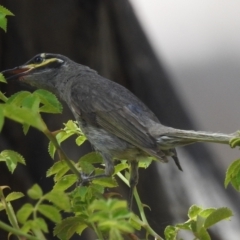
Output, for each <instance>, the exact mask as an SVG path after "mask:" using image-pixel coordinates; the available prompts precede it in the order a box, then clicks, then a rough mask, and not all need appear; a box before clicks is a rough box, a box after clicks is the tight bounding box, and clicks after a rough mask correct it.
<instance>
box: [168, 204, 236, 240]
mask: <svg viewBox="0 0 240 240" xmlns="http://www.w3.org/2000/svg"><path fill="white" fill-rule="evenodd" d="M232 215H233V214H232V211H231V210H230V209H228V208H218V209H216V208H206V209H203V208H201V207H199V206H196V205H193V206H191V207H190V209H189V211H188V217H189V220H187V221H186V222H185V223H181V224H177V225H176V226H168V227H166V229H165V232H164V235H165V238H166V240H175V239H177V234H178V232H179V231H180V230H185V231H190V232H192V233H193V235H194V237H195V238H194V239H199V240H210V239H211V238H210V235H209V234H208V231H207V229H208V228H209V227H211V226H213V225H214V224H216V223H218V222H219V221H221V220H224V219H229V218H230V217H231V216H232Z"/></svg>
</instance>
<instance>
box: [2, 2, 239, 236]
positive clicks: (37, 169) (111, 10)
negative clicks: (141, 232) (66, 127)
mask: <svg viewBox="0 0 240 240" xmlns="http://www.w3.org/2000/svg"><path fill="white" fill-rule="evenodd" d="M0 4H1V5H3V6H6V7H7V8H9V9H10V10H11V11H12V12H13V13H14V14H15V17H9V18H8V19H9V21H8V31H7V33H6V34H5V33H4V32H3V31H2V30H1V32H0V70H4V69H7V68H12V67H15V66H18V65H20V64H22V63H24V62H25V61H27V60H28V59H30V58H31V57H32V56H34V55H35V54H37V53H41V52H52V53H60V54H63V55H66V56H68V57H70V58H71V59H73V60H74V61H76V62H79V63H81V64H84V65H88V66H90V67H91V68H93V69H95V70H97V71H98V72H99V74H101V75H103V76H105V77H107V78H109V79H111V80H113V81H116V82H118V83H120V84H122V85H124V86H126V87H127V88H129V89H130V90H131V91H132V92H133V93H134V94H136V95H137V96H138V97H139V98H140V99H141V100H142V101H143V102H145V103H146V104H147V105H148V106H149V107H150V108H151V109H152V110H153V111H154V112H155V113H156V115H157V116H158V117H159V119H160V121H161V122H162V123H163V124H165V125H168V126H172V127H176V128H182V129H197V128H196V126H195V124H194V123H193V121H192V120H191V118H190V116H191V115H190V114H189V113H188V112H187V111H186V109H185V107H184V106H183V105H182V104H181V99H179V97H178V92H177V91H176V90H174V89H175V88H173V86H172V83H171V81H170V78H169V76H168V74H167V71H166V70H165V69H164V67H163V65H162V64H161V62H160V61H159V59H157V57H156V55H155V53H154V51H153V50H152V48H151V46H150V44H149V42H148V40H147V38H146V36H145V33H144V32H143V30H142V29H141V26H140V24H139V22H138V20H137V18H136V16H135V14H134V11H133V9H132V7H131V5H130V4H129V2H128V1H127V0H118V1H111V0H105V1H100V0H68V1H66V0H52V1H49V0H42V1H27V0H22V1H3V0H0ZM0 87H1V91H3V92H6V94H7V96H10V95H11V94H13V93H15V92H17V91H19V90H23V89H26V88H24V87H22V86H19V85H16V84H13V83H11V84H8V85H4V84H1V86H0ZM44 119H46V122H47V124H48V126H49V128H50V129H51V130H56V129H59V128H61V127H62V123H63V122H66V121H67V120H68V119H73V116H72V114H71V113H70V111H69V110H68V108H67V107H66V106H65V107H64V112H63V114H62V115H56V116H47V115H44ZM47 144H48V140H47V139H46V138H45V137H44V136H43V135H42V134H41V133H39V132H38V131H36V130H35V129H31V130H30V132H29V133H28V135H27V136H26V137H25V136H24V134H23V132H22V128H21V126H20V125H19V124H16V123H14V122H11V121H6V124H5V126H4V129H3V131H2V133H1V135H0V150H4V149H13V150H15V151H18V152H19V153H21V154H22V155H23V156H24V157H25V159H26V161H27V167H25V166H24V167H18V169H17V171H16V172H15V173H14V175H11V174H10V173H9V172H8V170H7V169H6V167H5V166H4V164H3V163H1V167H0V185H9V186H11V189H12V190H13V191H22V192H26V189H28V188H29V187H30V186H31V185H32V184H33V183H38V184H40V185H41V187H42V188H43V189H44V191H45V192H47V191H49V190H50V189H51V184H52V180H51V179H46V178H45V172H46V170H47V169H48V168H49V167H50V166H51V164H52V160H51V158H50V157H49V155H48V152H47ZM65 150H66V152H67V153H68V155H69V156H70V157H71V158H73V159H78V158H79V157H80V156H81V155H82V154H84V153H85V152H86V151H88V150H91V147H89V145H87V144H86V145H85V146H84V147H83V148H77V147H75V145H74V144H73V143H72V142H69V143H68V144H65ZM181 156H182V159H180V160H181V162H182V165H183V168H184V172H183V173H182V172H180V171H178V170H177V168H176V167H175V166H174V164H173V162H172V161H171V162H170V163H169V164H167V165H166V164H165V165H164V164H160V163H158V164H155V163H154V164H152V165H151V166H150V167H149V168H148V169H147V170H145V171H143V170H141V172H140V182H139V185H138V189H139V193H140V196H141V199H142V201H143V202H144V203H146V204H148V205H150V206H151V209H152V211H148V210H146V212H147V216H148V219H149V223H150V224H151V226H152V227H153V228H154V229H155V230H156V231H157V232H158V233H159V234H161V235H163V230H164V228H165V227H166V226H167V225H169V224H174V223H176V222H178V221H183V220H185V219H187V218H186V213H187V209H188V208H189V206H190V205H191V204H193V203H195V202H194V201H193V202H192V200H193V199H198V201H199V202H200V203H201V204H202V205H204V204H205V203H207V204H206V205H207V207H210V206H213V207H214V206H215V205H214V204H215V203H216V199H217V200H219V199H220V200H219V201H220V202H221V204H222V205H221V206H225V205H226V206H230V207H232V208H234V209H237V208H238V203H239V196H238V194H237V193H235V192H234V191H233V190H232V189H231V188H230V189H228V190H225V189H224V188H223V179H224V170H223V169H222V168H221V166H219V164H218V161H217V160H216V159H215V157H214V155H213V154H212V153H211V152H210V151H209V150H208V148H207V147H206V146H205V145H193V146H190V147H186V148H185V151H184V152H183V153H182V154H181ZM185 157H186V159H187V158H188V159H190V161H187V160H186V161H185ZM193 178H194V179H196V178H199V181H202V182H203V183H204V184H205V191H203V192H201V194H199V193H198V185H195V186H193V185H192V184H191V179H193ZM208 183H209V186H210V185H211V187H209V188H208ZM227 194H228V195H227ZM24 200H26V199H24ZM18 203H19V205H21V204H22V203H23V202H21V200H19V201H18ZM16 204H17V202H16ZM209 204H210V206H209ZM17 207H18V206H17V205H16V208H17ZM235 215H236V216H235V222H234V223H235V224H233V226H232V227H231V226H230V225H231V223H230V224H229V223H227V224H225V225H220V226H224V229H225V233H226V235H225V236H228V231H229V234H230V233H231V232H233V231H236V232H237V231H239V230H238V229H237V228H234V226H236V225H237V224H238V223H239V222H238V221H239V212H238V211H237V212H236V211H235ZM0 218H1V219H4V220H6V221H7V218H6V216H5V215H4V213H3V212H1V215H0ZM212 236H213V237H212V239H216V240H217V239H226V238H224V236H223V234H222V233H221V231H220V229H218V228H216V229H215V231H212ZM0 239H6V233H4V232H3V231H1V230H0ZM48 239H54V238H53V237H52V236H51V234H50V236H49V237H48ZM76 239H80V238H79V237H77V238H76ZM81 239H93V236H92V235H91V233H85V234H84V236H83V237H82V238H81Z"/></svg>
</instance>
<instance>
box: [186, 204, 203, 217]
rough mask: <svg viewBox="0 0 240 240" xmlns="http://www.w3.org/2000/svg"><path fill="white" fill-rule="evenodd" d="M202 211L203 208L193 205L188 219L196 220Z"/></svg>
mask: <svg viewBox="0 0 240 240" xmlns="http://www.w3.org/2000/svg"><path fill="white" fill-rule="evenodd" d="M201 211H202V208H201V207H199V206H197V205H193V206H191V207H190V208H189V210H188V217H189V218H190V219H196V217H197V215H198V214H199V213H200V212H201Z"/></svg>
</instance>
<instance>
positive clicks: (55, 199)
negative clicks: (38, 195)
mask: <svg viewBox="0 0 240 240" xmlns="http://www.w3.org/2000/svg"><path fill="white" fill-rule="evenodd" d="M44 198H45V199H47V200H49V201H50V202H52V203H53V204H54V205H56V206H57V207H59V208H60V209H62V210H64V211H69V210H70V207H71V206H70V201H69V197H68V195H67V194H66V193H64V192H62V191H56V190H52V191H51V192H49V193H47V194H46V195H45V196H44ZM60 199H61V200H60Z"/></svg>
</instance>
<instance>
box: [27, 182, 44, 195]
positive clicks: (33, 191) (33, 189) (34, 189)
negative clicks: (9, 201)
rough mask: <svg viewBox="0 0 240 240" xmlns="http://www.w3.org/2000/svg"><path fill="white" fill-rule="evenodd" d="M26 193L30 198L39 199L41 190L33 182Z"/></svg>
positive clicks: (41, 193)
mask: <svg viewBox="0 0 240 240" xmlns="http://www.w3.org/2000/svg"><path fill="white" fill-rule="evenodd" d="M27 194H28V196H29V197H30V198H32V199H39V198H41V197H42V195H43V192H42V189H41V188H40V187H39V185H38V184H34V185H33V186H32V187H31V188H30V189H29V190H28V191H27Z"/></svg>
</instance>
